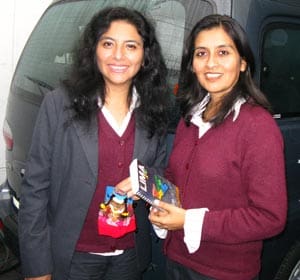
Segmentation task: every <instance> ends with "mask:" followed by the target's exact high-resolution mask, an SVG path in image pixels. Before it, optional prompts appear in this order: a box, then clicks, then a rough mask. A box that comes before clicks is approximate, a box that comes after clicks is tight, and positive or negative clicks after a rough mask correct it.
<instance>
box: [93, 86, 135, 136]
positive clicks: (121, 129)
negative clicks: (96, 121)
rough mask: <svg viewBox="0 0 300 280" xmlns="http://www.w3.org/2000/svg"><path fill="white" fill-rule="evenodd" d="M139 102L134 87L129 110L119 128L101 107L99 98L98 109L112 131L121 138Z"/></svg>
mask: <svg viewBox="0 0 300 280" xmlns="http://www.w3.org/2000/svg"><path fill="white" fill-rule="evenodd" d="M139 104H140V102H139V95H138V93H137V91H136V88H135V87H134V88H133V90H132V98H131V103H130V106H129V110H128V112H127V114H126V116H125V118H124V119H123V121H122V124H121V126H119V125H118V124H117V122H116V120H115V119H114V117H113V115H112V114H111V113H110V112H109V110H108V109H107V108H106V107H105V105H104V106H102V102H101V99H100V97H98V107H99V108H101V111H102V114H103V115H104V117H105V119H106V120H107V122H108V123H109V124H110V126H111V127H112V129H113V130H114V131H115V132H116V133H117V134H118V135H119V136H120V137H121V136H122V135H123V134H124V132H125V130H126V128H127V126H128V124H129V121H130V118H131V115H132V112H133V111H134V109H135V108H137V107H138V106H139Z"/></svg>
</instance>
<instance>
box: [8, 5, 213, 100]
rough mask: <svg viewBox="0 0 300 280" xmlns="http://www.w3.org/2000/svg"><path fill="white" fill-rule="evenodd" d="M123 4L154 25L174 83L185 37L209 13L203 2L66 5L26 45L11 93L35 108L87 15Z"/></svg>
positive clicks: (68, 60) (66, 61)
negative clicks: (139, 12)
mask: <svg viewBox="0 0 300 280" xmlns="http://www.w3.org/2000/svg"><path fill="white" fill-rule="evenodd" d="M112 5H124V6H127V7H132V8H135V9H138V10H140V11H141V12H143V13H145V14H146V15H147V16H148V17H149V18H150V19H152V20H153V22H154V23H155V27H156V30H157V35H158V38H159V41H160V43H161V46H162V50H163V54H164V57H165V59H166V64H167V67H168V70H169V77H168V80H169V83H170V85H171V87H173V86H175V84H176V83H177V79H178V75H179V68H180V63H181V54H182V50H183V43H184V39H185V36H186V34H187V33H188V32H189V31H190V29H191V27H192V26H193V25H194V24H195V22H196V21H197V20H199V19H200V18H201V17H203V16H205V15H207V14H209V13H212V12H213V11H214V10H213V7H214V5H213V4H210V2H209V1H190V0H189V1H186V0H177V1H175V0H174V1H168V0H167V1H166V0H161V1H159V0H151V1H135V0H132V1H128V0H126V1H125V0H123V1H122V0H118V1H105V0H102V1H100V0H97V1H71V2H63V3H61V4H56V5H53V6H52V7H51V8H50V9H48V10H47V11H46V13H45V14H44V16H43V18H42V20H40V22H39V23H38V25H37V26H36V28H35V30H34V32H33V33H32V35H31V38H30V39H29V41H28V42H27V44H26V47H25V49H24V51H23V54H22V57H21V59H20V60H19V64H18V66H17V69H16V72H15V77H14V80H13V83H12V91H13V93H14V94H18V95H22V96H23V97H24V98H26V100H28V101H31V102H36V103H39V102H40V101H41V99H42V97H43V95H44V94H45V92H47V91H49V90H51V89H53V88H55V87H56V86H57V85H58V83H59V81H60V80H62V79H64V78H65V77H66V75H67V74H68V71H69V69H70V66H71V64H72V63H73V54H72V49H73V47H74V44H75V43H76V42H77V41H78V38H79V36H80V34H81V33H82V30H83V29H84V27H85V25H86V24H87V22H88V21H89V20H90V18H91V17H92V15H93V14H94V13H95V12H96V11H98V10H100V9H102V8H104V7H105V6H112Z"/></svg>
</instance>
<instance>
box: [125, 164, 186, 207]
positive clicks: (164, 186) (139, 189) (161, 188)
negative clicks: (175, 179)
mask: <svg viewBox="0 0 300 280" xmlns="http://www.w3.org/2000/svg"><path fill="white" fill-rule="evenodd" d="M129 171H130V178H131V183H132V190H133V193H134V194H136V195H137V196H139V197H140V198H142V199H143V200H145V201H146V202H148V203H149V204H151V205H153V203H154V200H155V199H159V200H162V201H165V202H168V203H171V204H174V205H176V206H179V207H180V206H181V204H180V199H179V189H178V187H177V186H176V185H174V184H173V183H171V182H170V181H168V180H167V179H166V178H164V177H163V176H161V175H159V174H157V173H156V172H155V170H154V169H153V168H149V167H146V166H145V165H143V164H142V163H141V162H140V161H139V160H138V159H134V160H133V161H132V162H131V164H130V167H129Z"/></svg>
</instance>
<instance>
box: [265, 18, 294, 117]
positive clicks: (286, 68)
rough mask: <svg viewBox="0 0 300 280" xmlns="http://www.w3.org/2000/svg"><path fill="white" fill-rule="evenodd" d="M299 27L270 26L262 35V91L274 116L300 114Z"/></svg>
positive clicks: (289, 25)
mask: <svg viewBox="0 0 300 280" xmlns="http://www.w3.org/2000/svg"><path fill="white" fill-rule="evenodd" d="M299 41H300V25H296V24H284V25H278V24H277V25H272V26H270V28H268V31H267V32H266V33H265V35H264V43H263V53H262V59H263V63H262V70H261V71H262V73H261V88H262V90H263V91H264V92H265V93H266V95H267V96H268V99H269V101H270V102H271V104H272V106H273V111H274V114H275V116H276V117H293V116H299V115H300V70H299V69H300V52H299Z"/></svg>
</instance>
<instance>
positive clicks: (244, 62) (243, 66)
mask: <svg viewBox="0 0 300 280" xmlns="http://www.w3.org/2000/svg"><path fill="white" fill-rule="evenodd" d="M246 69H247V62H246V60H245V59H243V58H241V66H240V71H241V72H245V71H246Z"/></svg>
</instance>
